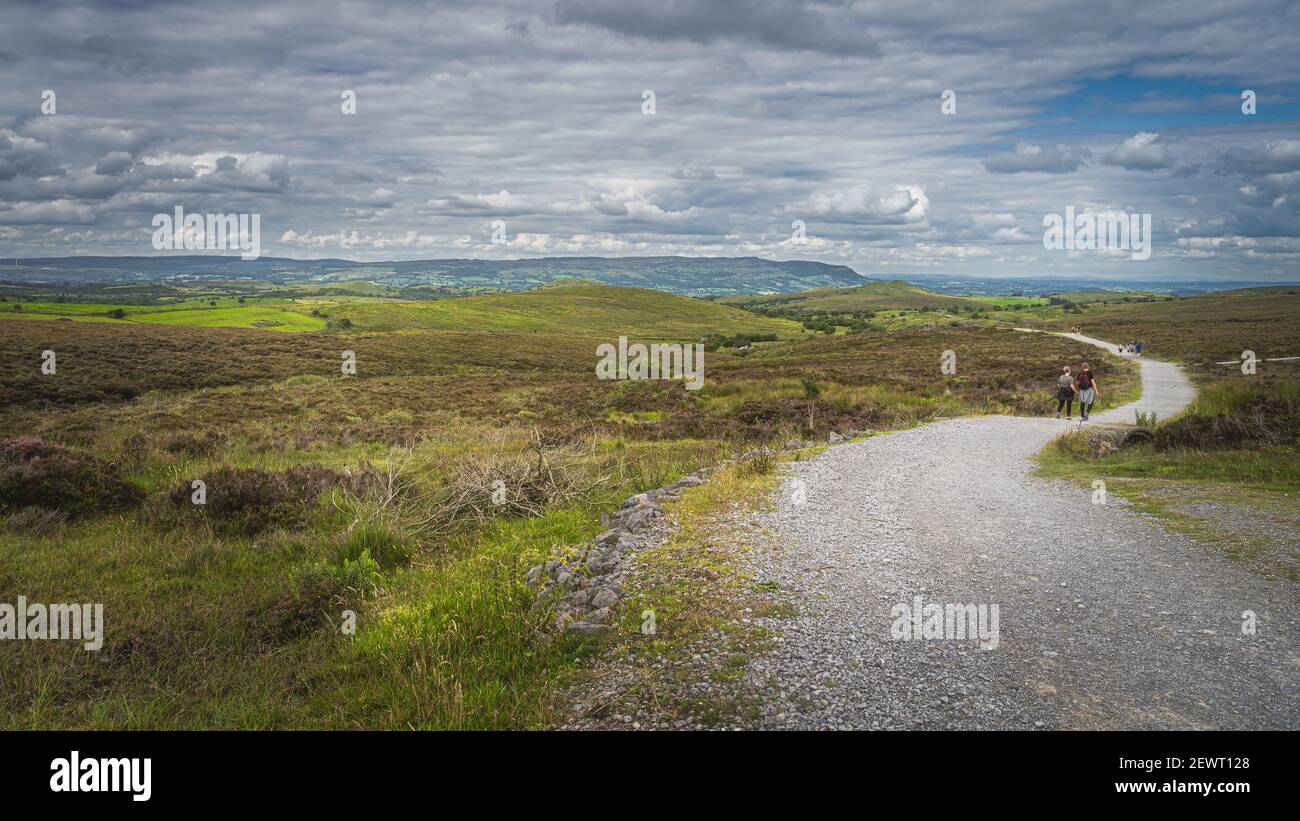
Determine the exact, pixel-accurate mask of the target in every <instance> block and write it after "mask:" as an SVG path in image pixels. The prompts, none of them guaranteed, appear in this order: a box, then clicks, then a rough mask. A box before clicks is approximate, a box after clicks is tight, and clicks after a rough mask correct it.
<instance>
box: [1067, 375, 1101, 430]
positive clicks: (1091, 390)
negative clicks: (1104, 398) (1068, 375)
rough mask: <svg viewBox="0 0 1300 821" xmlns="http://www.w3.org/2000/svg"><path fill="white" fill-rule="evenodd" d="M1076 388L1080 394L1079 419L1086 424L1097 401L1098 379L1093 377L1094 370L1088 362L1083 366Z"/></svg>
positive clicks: (1075, 384)
mask: <svg viewBox="0 0 1300 821" xmlns="http://www.w3.org/2000/svg"><path fill="white" fill-rule="evenodd" d="M1074 387H1075V390H1076V391H1078V394H1079V418H1080V419H1082V420H1083V421H1085V422H1086V421H1088V415H1089V414H1091V413H1092V404H1093V403H1094V402H1096V401H1097V378H1096V377H1095V376H1093V375H1092V368H1091V367H1089V365H1088V363H1087V362H1084V363H1083V365H1082V366H1081V368H1080V370H1079V378H1078V379H1076V380H1074ZM1066 418H1067V419H1068V418H1069V417H1068V416H1067V417H1066Z"/></svg>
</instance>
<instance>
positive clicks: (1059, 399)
mask: <svg viewBox="0 0 1300 821" xmlns="http://www.w3.org/2000/svg"><path fill="white" fill-rule="evenodd" d="M1075 393H1077V391H1076V389H1075V387H1074V377H1073V376H1071V375H1070V366H1069V365H1066V366H1065V367H1064V368H1062V369H1061V375H1060V376H1058V377H1056V418H1057V419H1060V418H1061V408H1065V418H1066V419H1069V418H1070V413H1071V412H1072V411H1073V409H1074V395H1075Z"/></svg>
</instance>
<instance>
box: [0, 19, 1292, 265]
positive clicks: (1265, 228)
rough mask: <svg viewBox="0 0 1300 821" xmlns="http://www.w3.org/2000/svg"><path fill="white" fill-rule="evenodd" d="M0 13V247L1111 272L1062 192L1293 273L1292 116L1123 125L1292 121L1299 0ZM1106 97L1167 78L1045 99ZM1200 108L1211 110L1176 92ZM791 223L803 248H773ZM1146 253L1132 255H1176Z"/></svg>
mask: <svg viewBox="0 0 1300 821" xmlns="http://www.w3.org/2000/svg"><path fill="white" fill-rule="evenodd" d="M3 15H4V25H3V26H2V27H0V68H3V70H4V76H5V82H4V83H2V84H0V224H3V225H4V230H3V231H2V232H0V257H3V256H6V255H7V256H46V255H65V254H102V253H108V254H148V253H152V247H151V243H150V237H151V231H150V229H149V225H150V221H151V218H152V216H153V215H154V214H155V213H159V212H164V211H166V212H170V210H171V209H172V208H174V207H175V206H177V205H182V206H184V207H185V209H186V210H187V211H195V212H208V213H243V212H252V213H259V214H261V215H262V221H261V224H262V230H263V240H264V242H263V251H264V253H267V254H273V255H283V256H299V257H309V256H317V257H320V256H338V257H349V258H354V259H394V258H420V257H425V258H427V257H439V256H442V257H466V256H483V257H492V258H502V257H511V256H540V255H572V254H591V255H606V256H607V255H610V254H619V253H628V254H694V255H724V256H737V255H758V256H771V257H776V258H807V259H819V260H822V261H826V262H840V263H847V264H852V265H854V266H855V267H857V268H858V269H859V270H862V271H863V272H865V273H871V272H889V271H895V272H907V271H925V270H952V271H954V272H963V271H964V272H970V273H1008V274H1012V273H1021V272H1031V273H1043V274H1047V275H1051V274H1063V273H1080V272H1084V271H1089V270H1111V269H1110V268H1107V267H1103V268H1101V269H1094V268H1090V267H1089V266H1098V265H1101V266H1109V265H1111V263H1110V262H1106V261H1101V262H1098V261H1097V260H1095V259H1091V258H1084V257H1071V258H1069V259H1067V258H1066V257H1065V256H1063V255H1050V254H1046V255H1045V252H1044V251H1043V248H1042V244H1041V241H1040V240H1041V236H1040V232H1041V227H1040V226H1041V224H1042V217H1043V215H1044V214H1045V213H1054V212H1059V211H1060V210H1061V209H1062V208H1064V207H1065V206H1066V205H1070V204H1073V205H1074V206H1075V207H1076V208H1077V209H1079V210H1084V209H1094V210H1102V209H1128V210H1132V211H1141V212H1145V211H1151V212H1155V213H1157V215H1158V220H1159V222H1160V224H1163V225H1170V226H1178V228H1177V231H1176V237H1177V238H1178V239H1179V240H1183V239H1186V240H1193V239H1197V240H1202V239H1203V240H1206V241H1205V242H1203V243H1201V244H1200V245H1198V246H1197V248H1198V253H1197V255H1196V256H1195V257H1194V259H1195V260H1197V261H1198V262H1197V263H1196V264H1201V265H1203V266H1204V269H1203V270H1205V271H1207V272H1212V273H1214V274H1216V275H1232V274H1235V273H1242V274H1246V273H1253V274H1260V275H1281V274H1284V273H1286V272H1287V271H1290V270H1293V269H1294V262H1293V260H1294V259H1295V253H1296V250H1297V249H1296V247H1295V245H1294V241H1293V239H1292V237H1293V236H1294V233H1295V229H1294V224H1295V222H1296V216H1297V215H1296V208H1297V205H1296V204H1297V203H1298V202H1300V141H1297V140H1296V139H1295V136H1294V133H1295V128H1294V123H1288V122H1285V121H1278V120H1277V119H1276V118H1274V119H1272V120H1270V119H1268V118H1267V117H1265V116H1262V115H1261V116H1260V117H1258V118H1254V119H1252V118H1242V119H1241V120H1240V121H1234V122H1232V123H1231V124H1230V125H1224V124H1222V123H1221V122H1220V123H1215V124H1212V125H1210V124H1207V125H1196V124H1194V123H1193V124H1184V125H1179V126H1178V127H1177V128H1174V127H1172V126H1168V125H1164V124H1161V123H1160V122H1155V121H1153V122H1151V123H1150V124H1149V125H1148V124H1146V123H1147V119H1148V118H1159V117H1169V116H1172V115H1175V114H1177V115H1179V116H1184V117H1193V118H1194V117H1195V116H1199V113H1200V112H1205V111H1216V110H1220V109H1226V110H1229V111H1233V110H1235V108H1236V104H1235V103H1234V102H1233V101H1234V96H1233V95H1232V94H1230V93H1227V91H1225V89H1227V90H1230V89H1232V88H1234V87H1240V88H1254V89H1258V90H1260V91H1261V94H1260V98H1259V99H1260V105H1261V111H1262V112H1263V111H1269V110H1273V109H1276V108H1277V107H1279V106H1283V105H1286V104H1288V101H1290V103H1291V104H1293V103H1294V100H1295V99H1296V98H1297V97H1300V93H1297V82H1298V81H1300V56H1297V53H1296V49H1295V48H1294V37H1293V35H1292V34H1291V33H1290V32H1292V31H1294V30H1295V29H1297V28H1300V5H1298V4H1296V3H1294V2H1292V1H1291V0H1242V2H1240V3H1237V4H1235V5H1233V6H1232V7H1231V8H1225V9H1219V8H1215V7H1193V6H1190V5H1188V4H1185V3H1182V2H1178V0H1151V2H1148V3H1142V4H1133V3H1131V2H1121V1H1120V0H1115V1H1114V2H1111V0H1098V2H1091V3H1084V2H1079V3H1072V2H1060V3H1051V4H1028V5H1027V4H1024V3H1022V2H1014V0H985V2H982V3H980V5H979V8H978V9H977V10H972V8H971V6H970V4H969V3H968V2H964V0H882V2H871V3H866V2H817V0H788V2H780V1H778V0H713V2H708V0H643V1H642V2H635V3H630V2H615V0H559V2H556V3H543V4H539V3H536V2H533V0H473V2H470V0H441V2H436V3H428V2H416V0H373V1H372V2H365V3H362V2H357V1H356V0H316V2H311V3H308V2H306V1H305V0H285V1H284V2H278V3H275V4H268V3H264V2H260V1H259V0H226V2H223V3H221V4H215V5H214V4H177V3H164V2H155V0H132V2H119V1H110V0H99V1H98V2H96V1H95V0H84V1H83V2H73V1H72V0H43V2H39V3H37V2H27V1H26V0H22V1H19V2H11V3H7V4H6V5H5V9H4V12H3ZM160 21H165V23H166V25H159V23H160ZM1116 75H1127V76H1128V77H1129V78H1130V79H1131V80H1132V81H1133V82H1135V83H1141V82H1144V81H1151V82H1152V83H1153V84H1158V83H1159V82H1160V81H1163V80H1174V81H1179V82H1178V83H1177V86H1176V87H1177V88H1179V89H1180V90H1179V91H1178V92H1176V93H1174V92H1150V93H1146V94H1140V95H1138V97H1137V100H1138V101H1137V102H1136V103H1134V102H1133V100H1132V99H1128V100H1126V101H1104V102H1103V103H1101V104H1099V106H1097V107H1096V109H1095V110H1096V111H1101V112H1102V113H1101V114H1100V115H1098V118H1097V119H1096V120H1095V121H1094V120H1090V119H1089V116H1090V112H1075V111H1067V112H1062V111H1061V110H1060V109H1059V108H1058V107H1057V103H1058V101H1059V100H1060V99H1061V98H1062V97H1063V96H1064V95H1069V94H1072V93H1075V92H1082V93H1084V94H1087V93H1089V91H1090V89H1089V86H1090V85H1091V84H1093V83H1096V82H1099V80H1098V78H1108V77H1112V76H1116ZM1198 87H1200V88H1213V89H1214V90H1215V93H1216V94H1219V95H1220V96H1222V97H1223V99H1217V98H1216V97H1214V96H1213V95H1210V96H1207V95H1206V93H1197V92H1195V91H1184V90H1183V89H1194V88H1198ZM47 89H48V90H52V91H54V92H56V93H57V99H58V106H57V113H55V114H53V115H45V114H42V112H41V96H40V95H41V93H42V91H44V90H47ZM945 89H954V90H955V91H956V92H957V95H958V99H959V104H958V109H957V113H956V114H955V115H952V116H945V115H943V114H942V113H941V111H940V96H939V95H940V94H941V93H942V92H943V91H944V90H945ZM1265 90H1267V93H1264V91H1265ZM347 91H351V92H353V93H354V94H355V99H356V104H357V105H356V113H355V114H348V113H345V111H344V110H343V108H342V106H341V103H342V102H343V95H344V92H347ZM646 91H652V92H654V94H655V99H656V107H655V111H654V113H652V114H651V113H643V102H644V92H646ZM1121 112H1122V113H1123V118H1122V120H1121V121H1122V122H1123V130H1118V128H1119V126H1117V125H1115V124H1114V123H1112V122H1108V121H1107V120H1106V117H1107V116H1109V115H1114V114H1118V113H1121ZM1156 134H1160V135H1161V136H1159V137H1155V136H1154V135H1156ZM1162 171H1163V172H1165V173H1152V172H1162ZM497 220H502V221H504V222H505V223H506V233H507V235H508V237H510V238H511V239H510V242H509V243H507V244H506V245H505V246H500V245H497V244H494V243H493V242H492V241H491V234H492V227H491V226H492V223H493V222H494V221H497ZM796 220H801V221H803V222H804V223H805V224H806V232H807V239H808V241H807V243H805V244H801V245H800V246H799V247H792V246H791V243H790V242H789V237H790V230H791V229H790V226H791V223H792V222H794V221H796ZM86 225H93V226H94V229H93V230H78V229H76V228H75V227H74V226H86ZM1171 234H1174V232H1172V231H1171ZM1233 236H1240V237H1250V238H1251V240H1252V242H1251V243H1246V242H1244V241H1242V242H1237V241H1236V240H1233V239H1232V237H1233ZM1209 239H1213V240H1214V241H1213V242H1210V241H1209ZM1288 243H1290V244H1288ZM1163 250H1164V249H1162V248H1159V247H1158V248H1157V249H1156V253H1155V254H1154V255H1153V258H1152V260H1151V261H1150V262H1149V265H1150V266H1152V267H1153V268H1154V267H1158V266H1160V265H1170V266H1175V265H1180V264H1188V263H1189V259H1190V258H1189V257H1186V256H1184V257H1174V256H1169V257H1165V256H1164V255H1163ZM1201 260H1203V261H1201ZM1167 270H1168V271H1178V270H1179V269H1177V268H1169V269H1167Z"/></svg>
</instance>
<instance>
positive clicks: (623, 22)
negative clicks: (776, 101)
mask: <svg viewBox="0 0 1300 821" xmlns="http://www.w3.org/2000/svg"><path fill="white" fill-rule="evenodd" d="M841 12H842V9H836V8H833V7H828V6H826V5H825V4H817V3H780V2H770V1H769V0H669V2H667V3H627V2H621V0H560V2H558V3H556V4H555V20H556V22H557V23H559V24H561V25H568V24H576V23H585V24H588V25H591V26H596V27H599V28H602V29H606V30H608V31H611V32H615V33H617V34H622V35H626V36H629V37H639V38H644V39H647V40H663V41H668V40H684V41H689V42H694V43H712V42H715V41H717V40H739V41H742V42H753V43H757V44H761V45H764V46H772V47H776V48H781V49H793V50H796V51H815V52H823V53H826V54H836V55H846V56H854V57H877V56H879V55H880V47H879V46H878V45H877V44H876V43H875V41H874V40H873V39H872V38H871V37H870V36H869V35H868V34H867V32H866V31H865V30H863V28H862V27H860V26H859V25H855V24H854V21H853V20H852V19H850V18H847V17H846V16H845V15H843V14H841Z"/></svg>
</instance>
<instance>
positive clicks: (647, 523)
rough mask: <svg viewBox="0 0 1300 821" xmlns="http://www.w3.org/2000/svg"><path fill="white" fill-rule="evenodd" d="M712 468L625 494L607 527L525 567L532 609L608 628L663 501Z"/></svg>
mask: <svg viewBox="0 0 1300 821" xmlns="http://www.w3.org/2000/svg"><path fill="white" fill-rule="evenodd" d="M866 433H870V431H857V430H849V431H847V432H846V433H845V434H844V435H841V434H838V433H832V434H831V435H830V443H831V444H836V443H838V442H844V441H847V440H848V439H852V438H854V437H855V436H860V435H863V434H866ZM814 444H816V443H815V442H812V441H807V440H799V439H791V440H790V441H789V442H787V443H786V445H785V448H784V449H785V450H787V451H791V450H801V449H803V448H806V447H812V446H813V445H814ZM775 455H776V451H774V450H772V449H771V448H766V447H762V448H755V449H754V450H750V451H747V452H745V453H743V454H741V455H740V456H739V457H738V458H736V459H732V460H728V461H727V462H725V463H724V464H730V463H732V462H744V461H748V460H750V459H755V458H758V457H760V456H775ZM715 471H717V468H716V467H710V468H701V469H700V470H697V471H696V472H695V473H691V474H688V475H686V476H683V477H682V478H680V479H678V480H677V481H676V482H673V483H672V484H671V485H667V486H666V487H661V488H656V489H654V490H647V491H645V492H644V493H638V494H636V495H634V496H629V497H628V498H627V499H626V500H625V501H624V502H623V506H622V507H621V508H619V511H618V512H617V513H615V514H614V515H613V516H612V517H611V516H608V515H603V516H602V517H601V523H602V524H604V525H606V526H607V527H608V529H607V530H605V531H604V532H603V533H601V534H600V535H598V536H596V538H595V539H592V540H591V541H589V542H587V543H585V544H583V545H580V546H579V547H577V548H576V549H575V550H573V551H572V552H571V553H569V554H568V555H567V556H566V557H564V558H555V559H551V560H550V561H548V562H545V563H543V564H537V565H533V566H532V567H531V568H529V570H528V575H527V582H528V586H529V587H530V588H533V589H535V590H537V599H536V601H534V602H533V610H534V611H539V610H547V611H550V612H553V613H554V615H555V619H554V625H555V629H556V630H559V631H568V632H575V633H583V634H595V633H604V632H607V631H609V630H611V629H612V623H613V621H614V607H615V605H617V604H618V602H619V601H620V600H621V599H622V598H623V587H624V584H625V582H626V581H627V578H628V575H629V574H630V573H631V570H632V561H631V559H632V554H633V553H634V552H635V551H637V550H640V549H642V548H644V547H647V546H648V545H649V544H651V542H652V541H653V540H654V536H655V533H656V527H655V526H656V525H657V524H658V523H659V522H660V520H661V519H662V518H663V513H664V511H663V503H664V502H669V501H673V500H675V499H677V498H679V496H680V495H681V491H682V490H683V489H685V488H688V487H695V486H697V485H702V484H704V482H705V481H706V480H707V479H708V478H709V476H710V475H711V474H713V473H714V472H715Z"/></svg>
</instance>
